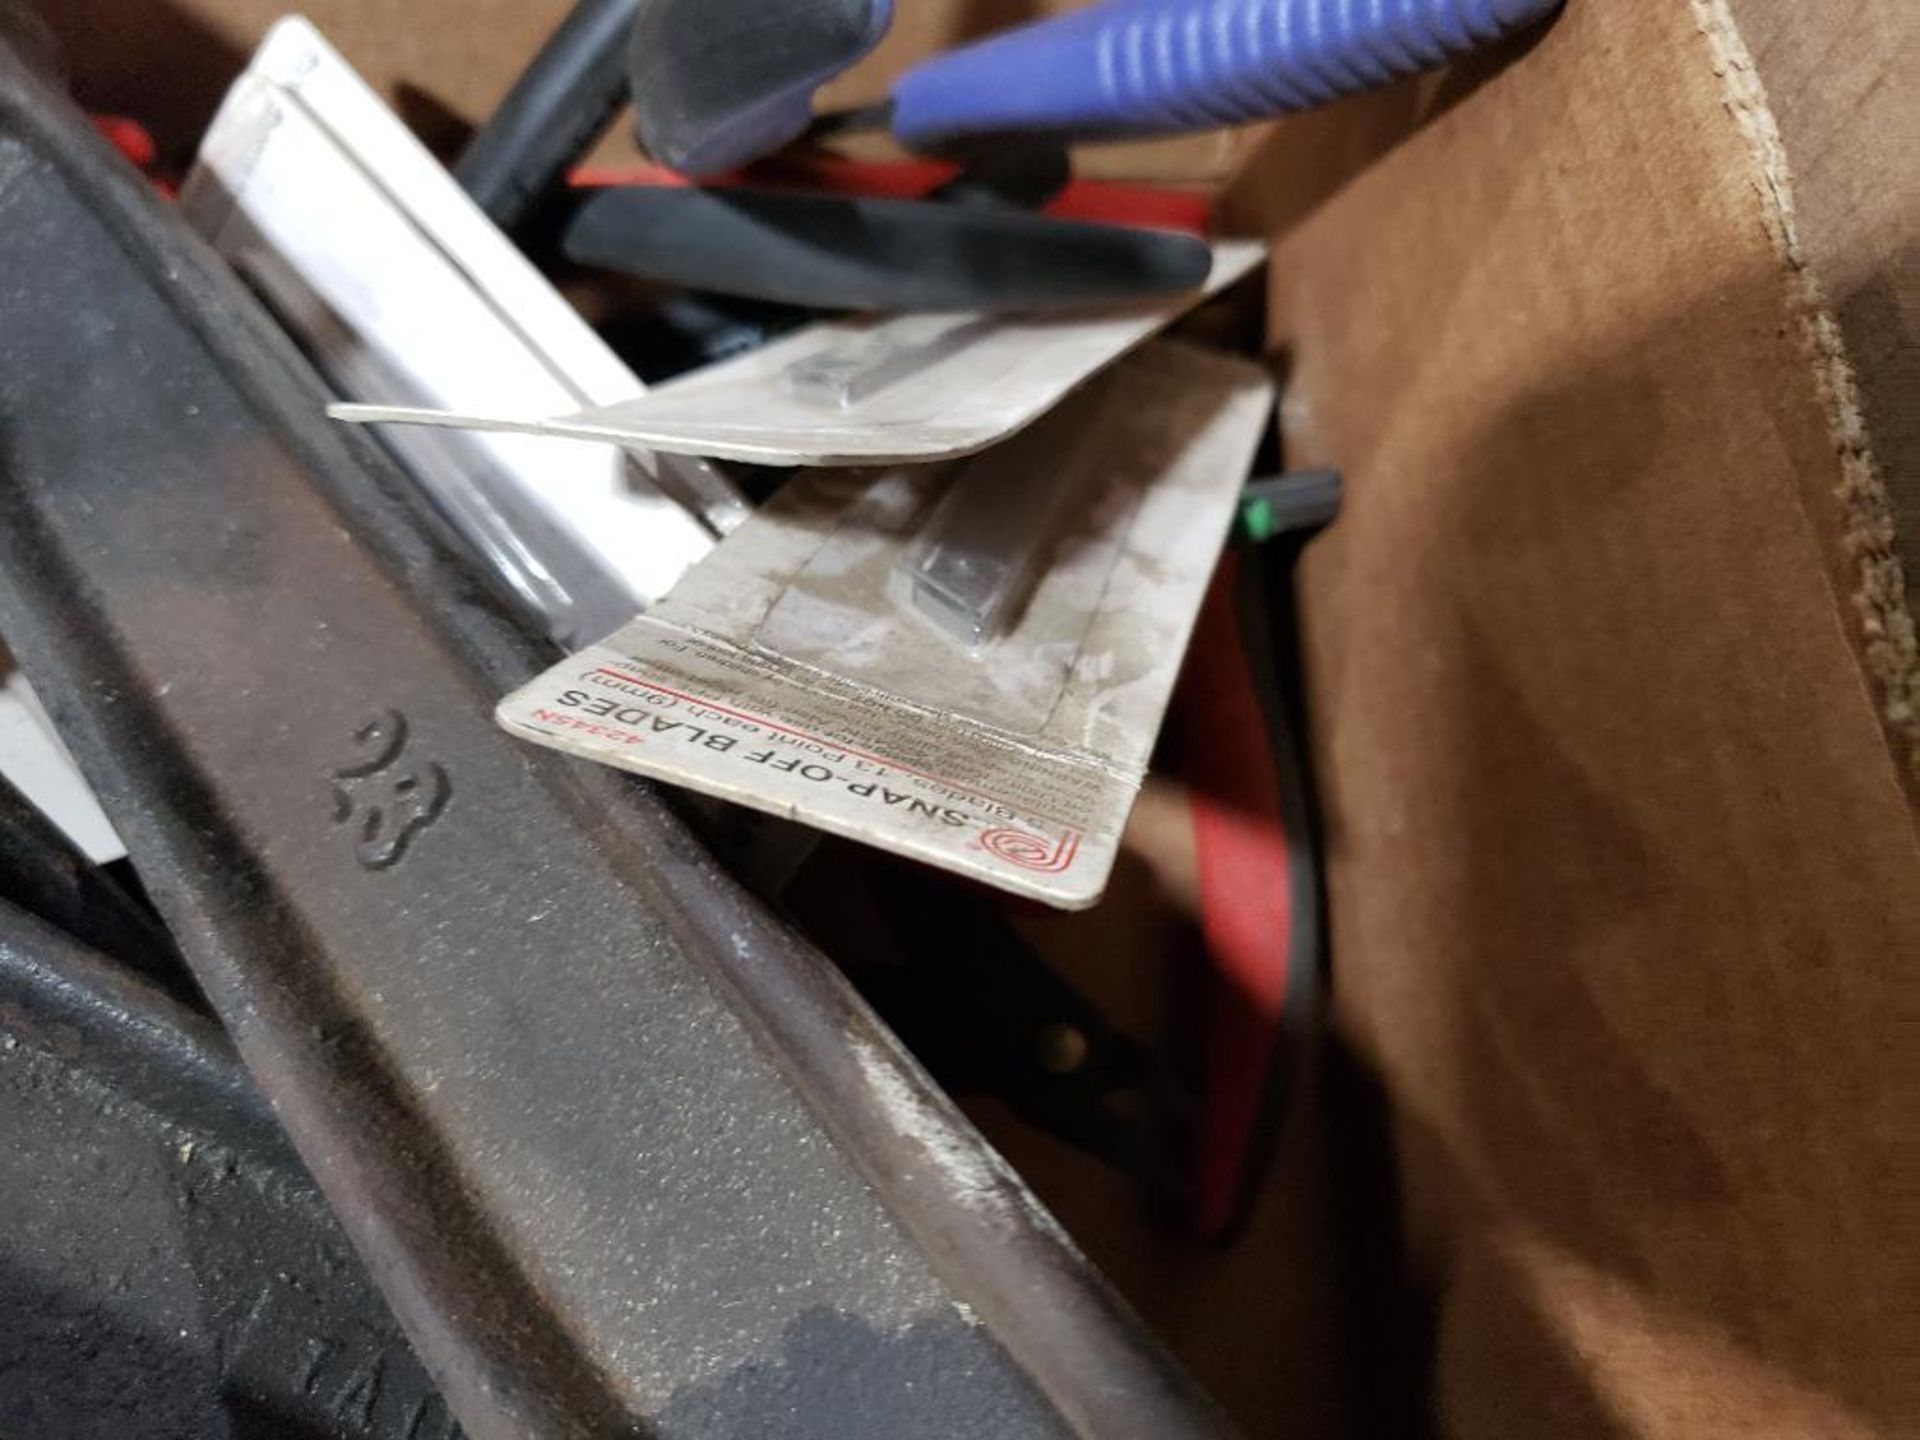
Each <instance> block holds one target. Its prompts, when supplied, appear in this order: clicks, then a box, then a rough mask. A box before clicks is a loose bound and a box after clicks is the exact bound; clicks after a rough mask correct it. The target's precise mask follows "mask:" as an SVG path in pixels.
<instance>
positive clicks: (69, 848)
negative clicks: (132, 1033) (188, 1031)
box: [0, 778, 199, 1000]
mask: <svg viewBox="0 0 1920 1440" xmlns="http://www.w3.org/2000/svg"><path fill="white" fill-rule="evenodd" d="M0 901H6V902H10V903H12V904H14V905H18V906H20V907H21V908H22V909H24V910H27V911H29V912H30V913H32V914H34V915H37V916H39V917H40V918H41V919H42V920H45V921H46V922H47V923H49V924H51V925H57V926H58V927H59V928H60V929H62V930H64V931H65V932H66V933H67V934H69V935H71V936H73V937H74V938H75V939H76V940H78V941H80V942H81V943H83V944H86V945H90V946H92V947H93V948H94V949H96V950H98V951H100V952H101V953H102V954H105V955H110V956H112V957H113V958H114V959H115V960H117V961H119V962H120V963H121V964H122V965H125V966H127V967H128V968H129V969H131V970H134V971H137V972H139V973H140V974H142V975H144V976H145V977H146V978H147V979H148V980H149V981H151V982H152V983H153V984H155V985H156V986H158V987H160V988H161V989H162V990H164V991H166V992H167V994H169V995H170V996H172V997H173V998H174V999H176V1000H197V999H198V996H199V992H198V991H197V990H196V989H195V988H194V984H193V978H192V976H191V975H189V974H188V973H187V968H186V962H185V961H184V960H182V959H181V958H180V952H179V950H178V949H177V948H176V947H175V946H174V943H173V937H172V936H171V935H169V934H167V932H166V930H165V929H164V928H163V927H162V926H161V924H160V923H159V921H157V920H155V919H154V918H153V916H152V915H151V914H150V913H148V911H147V910H146V909H144V908H143V907H142V906H141V904H140V902H139V901H137V900H136V899H134V897H133V896H131V895H129V894H128V893H127V892H126V891H125V890H123V889H121V888H120V886H118V885H116V884H115V883H114V882H113V880H112V879H111V878H110V877H109V876H107V875H106V874H105V873H104V872H103V871H102V870H101V869H100V867H99V866H97V865H95V864H94V863H93V862H92V861H91V860H89V859H88V858H87V857H86V856H85V855H83V854H81V853H80V851H79V850H77V849H76V848H75V847H74V845H73V842H71V841H70V840H68V839H67V837H66V835H65V834H63V833H62V832H61V830H60V827H59V826H57V825H55V824H54V823H53V822H52V821H51V820H49V819H48V818H47V817H46V816H45V815H43V814H41V813H40V811H39V810H38V809H37V808H35V806H34V804H33V802H32V801H31V800H29V799H27V797H26V796H24V795H22V794H21V793H20V792H19V791H18V790H16V789H15V788H14V787H13V785H12V784H11V783H10V782H8V781H7V780H6V779H4V778H0Z"/></svg>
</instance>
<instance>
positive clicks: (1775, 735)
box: [1236, 3, 1920, 1437]
mask: <svg viewBox="0 0 1920 1440" xmlns="http://www.w3.org/2000/svg"><path fill="white" fill-rule="evenodd" d="M1726 23H1727V17H1726V16H1725V14H1724V12H1719V11H1717V10H1716V8H1715V7H1713V6H1711V5H1706V4H1701V5H1697V6H1692V7H1689V6H1686V5H1678V4H1674V5H1617V4H1616V5H1608V4H1580V3H1576V4H1574V5H1572V6H1571V7H1570V8H1569V9H1568V11H1567V12H1566V13H1565V15H1564V16H1563V17H1562V18H1561V19H1560V21H1559V22H1558V23H1557V25H1556V26H1555V27H1554V28H1553V29H1552V31H1551V32H1550V33H1548V34H1547V35H1546V36H1545V37H1544V38H1543V39H1541V40H1540V41H1539V42H1538V43H1537V44H1535V45H1533V46H1532V47H1531V48H1530V50H1528V51H1527V52H1526V53H1524V54H1523V55H1520V56H1518V57H1507V58H1511V59H1513V63H1511V64H1510V65H1507V66H1506V67H1505V68H1498V67H1491V66H1490V67H1484V68H1483V67H1472V68H1471V69H1470V70H1469V72H1467V73H1463V74H1459V75H1456V76H1454V77H1451V78H1450V79H1448V80H1446V81H1442V82H1428V83H1426V84H1424V85H1410V86H1404V87H1401V88H1399V89H1397V90H1395V91H1392V92H1389V93H1387V94H1384V95H1381V96H1377V97H1374V98H1373V99H1371V100H1368V101H1363V102H1359V103H1358V104H1354V105H1349V106H1346V107H1341V108H1338V109H1336V110H1334V111H1329V112H1326V113H1324V114H1322V115H1319V116H1314V117H1307V118H1305V119H1303V120H1301V121H1296V122H1288V123H1286V124H1284V125H1282V126H1281V127H1280V128H1279V130H1278V132H1277V133H1276V135H1275V136H1274V138H1273V140H1272V142H1271V143H1270V145H1269V147H1268V149H1267V151H1266V152H1264V153H1263V155H1262V156H1261V157H1260V158H1259V159H1258V160H1256V162H1255V164H1254V165H1253V167H1252V168H1251V169H1250V171H1249V172H1248V174H1247V175H1246V176H1245V177H1243V181H1242V184H1241V187H1240V189H1239V191H1238V193H1237V196H1236V199H1237V201H1238V203H1239V205H1240V206H1241V207H1242V210H1243V213H1249V214H1253V215H1256V216H1258V215H1264V216H1267V217H1270V218H1271V220H1272V223H1273V224H1274V225H1275V227H1276V228H1277V229H1278V230H1279V232H1280V234H1279V238H1278V242H1277V244H1276V248H1275V252H1274V257H1273V265H1272V300H1273V326H1274V331H1273V333H1274V340H1275V345H1276V348H1277V349H1278V350H1279V351H1280V352H1281V354H1282V355H1284V356H1285V357H1286V363H1287V366H1288V368H1289V371H1290V384H1289V391H1288V395H1287V398H1286V399H1285V401H1284V402H1283V405H1284V414H1285V418H1286V422H1287V433H1288V440H1289V444H1290V447H1291V448H1290V459H1291V460H1292V461H1293V462H1295V463H1301V464H1336V465H1339V466H1341V467H1342V468H1343V469H1344V470H1345V472H1346V475H1347V480H1348V504H1347V509H1346V512H1345V514H1344V515H1343V516H1342V518H1341V519H1340V520H1339V521H1338V523H1337V524H1336V525H1335V526H1334V528H1333V529H1332V530H1331V531H1330V532H1329V533H1328V534H1327V535H1326V536H1325V537H1324V538H1323V539H1322V540H1320V541H1319V542H1317V543H1316V544H1315V545H1314V546H1313V547H1312V548H1311V550H1310V551H1309V554H1308V558H1307V561H1306V565H1305V569H1304V572H1303V578H1302V584H1303V588H1304V592H1305V600H1304V603H1305V606H1306V612H1307V627H1308V634H1307V637H1306V643H1307V650H1308V656H1309V662H1310V670H1311V675H1310V681H1311V691H1310V696H1309V700H1310V704H1311V707H1312V712H1313V717H1314V721H1315V725H1316V730H1317V741H1318V746H1319V751H1320V779H1321V784H1322V787H1323V797H1324V802H1325V806H1326V812H1327V826H1328V832H1329V833H1328V847H1329V853H1330V855H1331V866H1332V874H1331V889H1332V905H1333V924H1334V934H1333V944H1334V955H1335V962H1334V963H1335V986H1336V992H1337V996H1338V1002H1337V1003H1338V1008H1339V1011H1340V1015H1341V1028H1342V1035H1343V1039H1344V1041H1345V1042H1346V1043H1347V1044H1348V1045H1349V1046H1351V1048H1352V1051H1353V1052H1354V1054H1355V1055H1356V1056H1357V1058H1358V1060H1359V1063H1360V1066H1361V1069H1362V1071H1363V1073H1364V1074H1365V1075H1366V1076H1367V1077H1370V1082H1371V1083H1373V1084H1376V1085H1377V1086H1378V1087H1379V1089H1380V1091H1381V1092H1382V1094H1383V1096H1384V1111H1385V1114H1386V1116H1387V1124H1388V1126H1389V1134H1390V1137H1391V1151H1390V1153H1391V1158H1392V1166H1393V1168H1394V1170H1396V1171H1397V1179H1396V1182H1395V1183H1396V1184H1397V1188H1398V1194H1399V1198H1400V1202H1401V1205H1402V1216H1401V1218H1402V1226H1403V1229H1402V1239H1403V1240H1404V1243H1405V1246H1406V1252H1407V1254H1406V1260H1405V1264H1404V1266H1402V1267H1401V1268H1400V1269H1399V1270H1398V1272H1397V1282H1398V1285H1399V1289H1398V1290H1397V1292H1396V1298H1395V1300H1393V1301H1390V1302H1388V1304H1387V1308H1388V1309H1389V1310H1391V1309H1393V1308H1394V1307H1395V1306H1396V1305H1398V1306H1399V1307H1401V1308H1400V1310H1399V1315H1400V1319H1401V1320H1403V1321H1404V1322H1405V1323H1404V1324H1400V1325H1393V1324H1389V1325H1386V1326H1384V1327H1383V1328H1382V1330H1381V1332H1380V1333H1379V1335H1376V1336H1375V1337H1373V1341H1372V1342H1371V1343H1370V1348H1371V1349H1372V1351H1373V1353H1374V1355H1375V1356H1376V1358H1381V1359H1384V1360H1386V1361H1389V1362H1390V1361H1392V1360H1393V1359H1394V1358H1395V1352H1394V1351H1393V1350H1392V1349H1391V1348H1390V1347H1389V1346H1386V1345H1383V1344H1382V1343H1380V1342H1381V1341H1382V1339H1383V1338H1384V1339H1388V1340H1391V1339H1392V1338H1394V1337H1400V1338H1405V1337H1408V1336H1411V1337H1412V1341H1411V1344H1410V1346H1409V1348H1408V1349H1407V1350H1405V1351H1403V1352H1399V1353H1400V1357H1401V1358H1408V1357H1411V1361H1412V1363H1415V1364H1419V1363H1431V1364H1432V1365H1433V1366H1434V1367H1435V1368H1434V1372H1433V1387H1432V1391H1431V1393H1432V1394H1433V1396H1435V1397H1436V1398H1437V1403H1438V1406H1439V1412H1438V1413H1439V1416H1440V1423H1441V1427H1442V1428H1443V1430H1444V1431H1446V1432H1447V1433H1450V1434H1459V1435H1474V1436H1498V1435H1512V1436H1516V1437H1520V1436H1527V1437H1532V1436H1538V1435H1543V1434H1551V1435H1556V1436H1568V1435H1577V1436H1588V1435H1591V1436H1617V1435H1632V1436H1642V1435H1647V1436H1652V1435H1661V1436H1668V1435H1671V1436H1702V1435H1729V1436H1731V1435H1751V1434H1795V1435H1801V1434H1809V1435H1810V1434H1821V1435H1893V1434H1896V1433H1902V1432H1903V1431H1904V1428H1905V1426H1906V1425H1907V1424H1908V1423H1909V1422H1910V1420H1911V1417H1912V1416H1913V1415H1914V1414H1916V1413H1920V1403H1917V1401H1916V1396H1915V1393H1914V1390H1913V1388H1912V1378H1913V1377H1912V1375H1911V1373H1910V1371H1909V1372H1906V1373H1903V1372H1901V1371H1900V1370H1898V1369H1897V1368H1896V1366H1895V1364H1894V1363H1893V1360H1892V1357H1893V1356H1895V1355H1896V1354H1899V1353H1902V1351H1903V1350H1904V1351H1906V1352H1908V1353H1911V1351H1912V1349H1913V1348H1914V1345H1915V1341H1916V1333H1915V1329H1914V1324H1915V1321H1914V1314H1913V1310H1912V1307H1911V1306H1910V1305H1909V1304H1908V1303H1907V1302H1906V1301H1905V1300H1903V1299H1902V1296H1910V1295H1911V1294H1912V1293H1914V1288H1913V1280H1912V1271H1911V1266H1910V1263H1909V1262H1910V1256H1908V1255H1906V1254H1904V1253H1903V1254H1902V1255H1901V1256H1900V1257H1899V1258H1898V1259H1897V1260H1896V1258H1895V1257H1894V1255H1893V1254H1892V1253H1891V1250H1890V1246H1891V1244H1892V1237H1893V1236H1895V1235H1896V1234H1897V1233H1898V1229H1899V1227H1898V1223H1897V1222H1898V1217H1897V1214H1896V1210H1897V1208H1898V1207H1897V1203H1896V1195H1895V1191H1896V1189H1897V1188H1898V1187H1896V1186H1894V1185H1893V1184H1891V1183H1890V1180H1889V1177H1890V1176H1891V1174H1892V1173H1893V1160H1894V1146H1895V1143H1896V1138H1897V1137H1898V1135H1899V1134H1900V1133H1901V1131H1902V1130H1903V1128H1904V1127H1905V1125H1906V1124H1907V1123H1908V1122H1907V1121H1906V1120H1904V1119H1903V1118H1902V1112H1901V1110H1900V1108H1899V1104H1898V1102H1897V1100H1896V1095H1897V1094H1899V1093H1901V1091H1902V1087H1901V1086H1899V1085H1898V1084H1897V1083H1896V1082H1897V1080H1898V1078H1899V1075H1900V1074H1901V1073H1905V1068H1904V1067H1905V1062H1904V1061H1902V1060H1901V1059H1900V1058H1899V1057H1901V1056H1902V1054H1903V1052H1906V1051H1910V1050H1911V1048H1912V1047H1911V1043H1910V1038H1907V1039H1903V1035H1902V1031H1901V1029H1900V1026H1899V1022H1898V1020H1897V1018H1896V1017H1897V1015H1898V1014H1900V1013H1901V1006H1900V1003H1899V1002H1900V1001H1901V1000H1902V998H1903V997H1904V996H1910V995H1911V989H1910V986H1909V984H1908V982H1906V981H1905V980H1903V978H1902V975H1903V972H1904V971H1906V970H1907V968H1908V967H1909V966H1910V965H1911V964H1912V960H1913V957H1914V956H1916V955H1920V885H1917V884H1916V875H1920V844H1916V836H1915V826H1914V813H1913V811H1912V810H1911V809H1910V807H1909V800H1908V796H1907V795H1906V794H1905V793H1903V779H1905V778H1910V776H1911V771H1910V769H1909V768H1908V766H1909V763H1910V762H1909V752H1908V750H1907V748H1906V746H1907V743H1908V737H1907V735H1906V734H1905V733H1904V731H1903V730H1902V728H1901V726H1900V724H1899V723H1898V716H1897V715H1896V714H1894V713H1892V712H1891V711H1890V710H1889V709H1888V705H1887V702H1888V697H1889V695H1890V694H1893V693H1894V692H1892V691H1890V690H1889V689H1887V688H1885V687H1884V686H1883V685H1882V684H1881V683H1880V678H1881V677H1875V678H1874V679H1870V678H1869V675H1868V672H1867V671H1866V670H1865V669H1863V666H1862V663H1861V660H1862V655H1863V653H1864V654H1866V655H1868V656H1869V658H1871V656H1872V654H1873V651H1872V647H1873V645H1874V644H1875V643H1876V642H1877V641H1881V640H1885V639H1886V638H1887V636H1886V634H1885V633H1884V632H1883V633H1881V634H1878V635H1876V633H1875V630H1874V624H1875V617H1874V614H1873V613H1872V612H1871V609H1870V608H1869V609H1863V608H1861V607H1860V606H1859V605H1858V604H1857V603H1856V601H1857V597H1858V596H1860V594H1861V593H1862V589H1863V585H1864V584H1865V583H1866V580H1867V579H1870V578H1871V576H1870V571H1871V567H1872V565H1873V564H1876V563H1880V562H1881V561H1882V560H1884V558H1885V557H1884V556H1877V555H1875V554H1873V553H1870V551H1869V550H1863V549H1862V548H1861V546H1860V535H1859V528H1858V522H1859V520H1860V516H1861V513H1862V512H1861V508H1860V504H1859V502H1860V500H1861V498H1862V492H1861V490H1860V486H1861V484H1862V474H1863V472H1862V470H1861V469H1860V467H1859V466H1858V465H1857V464H1855V463H1854V462H1855V461H1856V460H1857V459H1858V458H1859V456H1860V455H1861V453H1862V451H1861V449H1860V447H1859V445H1858V444H1857V443H1855V442H1857V441H1858V440H1859V438H1860V437H1859V436H1858V435H1857V434H1856V435H1854V436H1853V437H1852V438H1851V439H1849V438H1847V437H1846V436H1844V435H1843V436H1842V438H1841V440H1840V441H1839V443H1837V442H1836V433H1837V431H1836V426H1838V425H1841V424H1842V423H1843V421H1844V414H1843V406H1842V405H1839V404H1837V403H1836V373H1835V371H1834V369H1833V361H1834V358H1835V357H1834V353H1833V351H1832V350H1831V349H1828V348H1825V347H1824V345H1823V344H1821V343H1816V342H1819V341H1820V340H1821V326H1822V322H1821V317H1820V315H1819V313H1818V312H1817V311H1815V310H1813V309H1812V308H1810V304H1809V290H1808V288H1807V286H1806V284H1805V283H1804V282H1805V276H1804V275H1803V274H1802V273H1801V267H1800V266H1799V265H1798V264H1797V263H1796V261H1795V257H1794V254H1793V252H1792V251H1791V250H1790V249H1789V248H1787V247H1784V246H1783V244H1782V234H1781V224H1780V218H1781V192H1780V190H1779V181H1780V175H1779V173H1778V172H1777V171H1776V170H1770V169H1769V168H1767V166H1766V165H1765V164H1764V163H1763V157H1762V156H1761V154H1760V151H1761V150H1762V149H1763V148H1764V147H1763V145H1762V144H1761V143H1760V140H1757V139H1756V135H1755V129H1754V124H1755V119H1754V116H1753V114H1752V113H1751V110H1750V108H1749V106H1750V104H1751V101H1752V99H1753V97H1752V95H1751V93H1747V94H1744V95H1743V94H1742V92H1741V91H1740V89H1739V88H1738V87H1732V88H1730V83H1729V80H1730V77H1729V55H1730V53H1731V52H1730V50H1729V41H1730V39H1734V40H1737V32H1733V33H1732V35H1731V36H1730V35H1729V34H1728V33H1727V32H1725V31H1721V32H1720V33H1715V30H1716V27H1719V26H1722V25H1724V24H1726ZM1733 78H1736V79H1737V78H1738V77H1737V76H1735V77H1733ZM1422 122H1424V123H1422ZM1762 138H1763V137H1762ZM1369 158H1370V161H1371V163H1366V162H1367V161H1368V160H1369ZM1839 398H1840V399H1841V400H1844V396H1843V395H1842V396H1840V397H1839ZM1867 499H1868V501H1869V503H1870V501H1871V497H1867ZM1892 598H1893V597H1892V596H1890V595H1888V594H1886V593H1883V594H1882V595H1880V596H1879V597H1878V598H1876V600H1875V601H1874V602H1873V603H1874V604H1875V605H1889V606H1890V604H1891V600H1892ZM1881 613H1882V614H1893V613H1895V612H1894V611H1893V610H1892V609H1891V608H1888V609H1886V610H1884V611H1882V612H1881ZM1896 638H1897V637H1896ZM1896 698H1897V697H1896ZM1883 720H1885V721H1887V726H1886V728H1883V723H1882V722H1883ZM1890 738H1891V740H1892V742H1893V745H1894V746H1895V747H1898V748H1897V752H1896V749H1892V748H1890V746H1889V739H1890ZM1896 753H1897V758H1896ZM1346 1133H1348V1134H1349V1137H1350V1141H1351V1146H1352V1149H1353V1150H1356V1151H1357V1150H1361V1149H1364V1148H1365V1136H1364V1135H1363V1134H1361V1133H1359V1132H1358V1131H1356V1130H1353V1129H1349V1131H1348V1132H1346ZM1390 1178H1392V1177H1390ZM1392 1243H1393V1241H1392V1239H1391V1237H1390V1236H1389V1235H1387V1234H1385V1233H1382V1232H1381V1231H1380V1230H1377V1229H1376V1230H1374V1231H1371V1232H1369V1233H1368V1234H1365V1235H1363V1236H1361V1237H1360V1240H1359V1245H1360V1248H1361V1249H1362V1250H1363V1251H1371V1252H1372V1253H1373V1254H1374V1255H1376V1256H1377V1255H1378V1254H1379V1253H1380V1252H1381V1250H1382V1249H1383V1247H1387V1246H1390V1245H1391V1244H1392ZM1371 1388H1372V1391H1373V1393H1374V1394H1375V1395H1376V1396H1383V1395H1384V1396H1406V1395H1413V1396H1416V1397H1423V1398H1419V1399H1415V1400H1413V1401H1411V1402H1409V1405H1408V1407H1407V1408H1403V1409H1400V1410H1396V1411H1391V1412H1390V1416H1389V1418H1388V1419H1387V1420H1385V1421H1383V1422H1382V1423H1383V1424H1384V1425H1386V1426H1387V1433H1402V1432H1401V1430H1400V1429H1399V1428H1398V1427H1399V1425H1400V1424H1403V1423H1405V1424H1410V1423H1413V1420H1415V1419H1417V1418H1419V1417H1420V1416H1421V1415H1422V1414H1424V1413H1425V1399H1424V1397H1425V1396H1426V1395H1427V1394H1428V1393H1429V1392H1428V1391H1427V1390H1426V1388H1425V1387H1424V1385H1423V1384H1422V1382H1421V1378H1420V1376H1419V1375H1418V1374H1417V1373H1414V1372H1411V1371H1409V1370H1407V1369H1400V1370H1389V1371H1387V1372H1386V1373H1384V1374H1383V1376H1382V1377H1381V1381H1380V1383H1379V1384H1377V1385H1375V1386H1373V1387H1371ZM1410 1417H1411V1418H1410Z"/></svg>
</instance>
